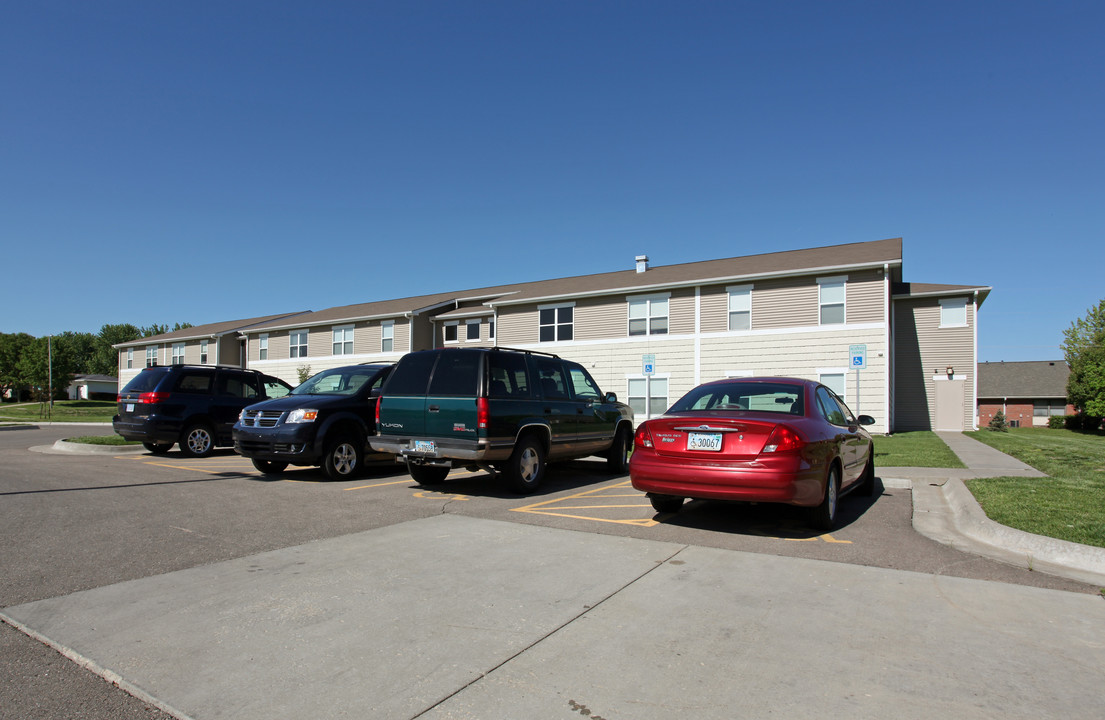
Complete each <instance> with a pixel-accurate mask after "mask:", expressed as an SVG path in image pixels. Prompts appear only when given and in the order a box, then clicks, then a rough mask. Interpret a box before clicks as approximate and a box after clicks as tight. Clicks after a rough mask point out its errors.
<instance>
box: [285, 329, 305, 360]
mask: <svg viewBox="0 0 1105 720" xmlns="http://www.w3.org/2000/svg"><path fill="white" fill-rule="evenodd" d="M288 357H292V358H297V357H307V331H306V330H292V331H291V332H290V333H288Z"/></svg>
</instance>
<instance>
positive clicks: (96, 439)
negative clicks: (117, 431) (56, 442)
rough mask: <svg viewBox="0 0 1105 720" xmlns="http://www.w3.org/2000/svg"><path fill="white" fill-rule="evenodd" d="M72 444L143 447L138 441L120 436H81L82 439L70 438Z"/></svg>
mask: <svg viewBox="0 0 1105 720" xmlns="http://www.w3.org/2000/svg"><path fill="white" fill-rule="evenodd" d="M68 441H69V442H72V443H83V444H84V445H141V444H142V443H140V442H138V441H137V440H124V439H123V438H122V437H121V436H119V435H81V436H80V437H71V438H68Z"/></svg>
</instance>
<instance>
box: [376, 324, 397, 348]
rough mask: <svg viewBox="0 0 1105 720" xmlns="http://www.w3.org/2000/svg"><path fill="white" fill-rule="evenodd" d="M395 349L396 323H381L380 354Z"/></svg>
mask: <svg viewBox="0 0 1105 720" xmlns="http://www.w3.org/2000/svg"><path fill="white" fill-rule="evenodd" d="M394 347H395V321H394V320H385V321H383V322H382V323H380V352H391V351H392V350H393V349H394Z"/></svg>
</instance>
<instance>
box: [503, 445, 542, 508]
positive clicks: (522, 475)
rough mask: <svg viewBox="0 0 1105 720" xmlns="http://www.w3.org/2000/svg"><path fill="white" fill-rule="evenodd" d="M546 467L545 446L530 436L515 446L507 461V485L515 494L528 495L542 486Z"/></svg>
mask: <svg viewBox="0 0 1105 720" xmlns="http://www.w3.org/2000/svg"><path fill="white" fill-rule="evenodd" d="M545 467H546V463H545V448H544V446H543V445H542V444H541V443H540V442H538V440H537V438H535V437H534V436H533V435H528V436H526V437H524V438H522V439H521V440H520V441H519V442H518V444H517V445H515V446H514V452H513V453H511V455H510V459H509V460H508V461H507V466H506V479H507V483H508V484H509V485H510V488H511V489H512V490H514V491H515V492H517V493H520V494H522V495H528V494H529V493H532V492H533V491H534V490H536V489H537V488H538V487H540V486H541V481H542V480H544V479H545Z"/></svg>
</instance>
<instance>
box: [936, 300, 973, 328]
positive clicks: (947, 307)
mask: <svg viewBox="0 0 1105 720" xmlns="http://www.w3.org/2000/svg"><path fill="white" fill-rule="evenodd" d="M940 327H967V298H948V299H945V300H941V301H940Z"/></svg>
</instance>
